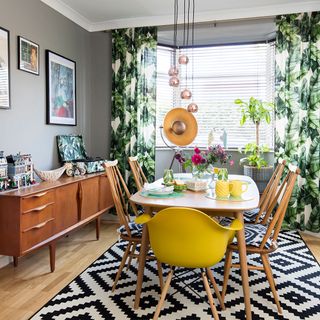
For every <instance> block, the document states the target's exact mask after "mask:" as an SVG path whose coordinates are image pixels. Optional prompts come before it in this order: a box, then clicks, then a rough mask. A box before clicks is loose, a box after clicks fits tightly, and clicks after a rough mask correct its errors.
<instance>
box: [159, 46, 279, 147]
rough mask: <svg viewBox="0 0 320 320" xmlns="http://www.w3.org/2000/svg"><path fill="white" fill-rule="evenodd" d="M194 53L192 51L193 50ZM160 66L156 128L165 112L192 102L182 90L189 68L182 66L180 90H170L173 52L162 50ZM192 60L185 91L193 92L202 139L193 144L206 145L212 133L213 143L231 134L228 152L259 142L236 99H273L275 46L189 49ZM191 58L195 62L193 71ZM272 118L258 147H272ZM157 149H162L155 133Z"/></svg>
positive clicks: (264, 128)
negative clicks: (169, 74)
mask: <svg viewBox="0 0 320 320" xmlns="http://www.w3.org/2000/svg"><path fill="white" fill-rule="evenodd" d="M192 51H193V52H192ZM157 52H158V53H157V55H158V60H157V61H158V67H157V76H158V77H157V128H159V126H160V125H161V124H162V123H163V118H164V116H165V114H166V113H167V112H168V111H169V110H170V109H172V108H173V107H179V106H182V107H186V106H187V105H188V104H189V103H190V102H191V100H181V99H180V92H181V90H183V89H184V88H185V87H186V80H185V69H184V68H185V66H181V68H180V84H181V86H180V88H172V87H170V86H169V84H168V81H169V76H168V70H169V68H170V65H171V59H172V48H169V47H164V46H160V45H159V46H158V51H157ZM187 55H188V56H189V58H190V62H189V64H188V65H187V68H188V74H189V75H191V74H193V83H192V81H191V79H190V78H189V79H188V83H187V87H188V88H189V89H190V90H191V92H192V94H193V101H194V102H196V103H197V105H198V107H199V111H198V112H197V113H196V114H194V115H195V117H196V118H197V122H198V135H197V137H196V139H195V140H194V142H193V143H192V145H193V146H194V145H197V146H207V141H208V134H209V132H210V131H211V130H214V143H222V141H221V140H220V136H221V135H222V133H223V131H224V130H225V131H226V133H227V148H238V147H243V146H244V145H245V144H246V143H248V142H250V141H255V126H254V124H253V123H250V122H249V121H248V120H247V122H246V124H245V125H243V126H242V127H241V126H240V124H239V122H240V117H241V116H240V111H239V107H238V106H237V105H235V104H234V100H235V99H238V98H239V99H242V100H244V101H248V100H249V99H250V97H255V98H258V99H262V100H263V101H268V102H270V101H274V59H275V58H274V44H273V43H256V44H241V45H221V46H211V47H200V48H193V49H189V50H188V51H187ZM191 59H194V66H193V72H192V63H191ZM273 122H274V118H273V117H272V123H271V124H270V125H266V124H261V125H260V141H261V142H260V143H261V144H267V145H268V146H269V147H270V148H271V149H272V148H273V144H274V126H273ZM156 145H157V147H164V146H165V144H164V142H163V141H162V139H161V136H160V130H159V129H157V140H156Z"/></svg>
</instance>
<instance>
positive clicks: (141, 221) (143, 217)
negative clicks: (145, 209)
mask: <svg viewBox="0 0 320 320" xmlns="http://www.w3.org/2000/svg"><path fill="white" fill-rule="evenodd" d="M151 218H152V216H151V215H150V214H149V213H143V214H141V215H140V216H138V217H136V218H135V220H134V222H135V223H137V224H145V223H147V222H149V220H151Z"/></svg>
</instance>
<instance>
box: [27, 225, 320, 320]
mask: <svg viewBox="0 0 320 320" xmlns="http://www.w3.org/2000/svg"><path fill="white" fill-rule="evenodd" d="M124 249H125V243H122V242H119V243H116V244H115V245H113V246H112V247H111V248H110V249H109V250H108V251H106V252H105V253H104V255H102V256H101V257H100V258H99V259H97V260H96V261H95V262H94V263H93V264H92V265H91V266H90V267H89V268H87V269H86V270H85V271H84V272H83V273H82V274H81V275H79V276H78V277H77V278H76V279H75V280H74V281H72V282H71V283H70V284H69V285H68V286H66V287H65V288H64V289H63V290H61V291H60V292H59V293H58V294H57V295H56V296H55V297H54V298H53V299H52V300H51V301H49V302H48V303H47V304H46V305H45V306H44V307H43V308H42V309H41V310H40V311H39V312H38V313H37V314H36V315H34V316H33V317H32V320H37V319H45V320H46V319H48V320H49V319H50V320H52V319H59V320H62V319H86V320H89V319H92V320H98V319H108V320H109V319H117V320H118V319H135V320H138V319H141V320H146V319H152V316H153V313H154V310H155V307H156V305H157V303H158V299H159V294H160V290H159V286H158V278H157V269H156V266H155V263H154V262H147V265H146V271H145V276H144V282H143V291H142V296H141V303H140V309H139V310H134V309H133V303H134V296H135V284H136V274H137V263H135V262H133V265H132V266H131V267H130V268H129V269H128V270H127V269H125V270H124V272H123V273H122V276H121V279H120V281H119V283H118V286H117V289H116V291H115V292H114V293H112V292H111V287H112V284H113V279H114V277H115V274H116V272H117V270H118V267H119V264H120V257H121V256H122V253H123V251H124ZM233 259H234V262H236V260H237V255H236V254H235V255H234V257H233ZM270 262H271V266H272V269H273V273H274V277H275V281H276V283H277V288H278V293H279V296H280V302H281V305H282V308H283V315H282V316H279V315H278V314H277V311H276V306H275V304H274V301H273V298H272V295H271V290H270V287H269V285H268V282H267V280H266V277H265V275H264V273H263V272H261V271H250V272H249V281H250V292H251V304H252V313H253V319H254V320H260V319H261V320H262V319H279V320H282V319H283V320H284V319H288V320H293V319H299V320H300V319H310V320H311V319H314V320H316V319H320V266H319V264H318V263H317V262H316V260H315V259H314V257H313V256H312V254H311V253H310V251H309V249H308V248H307V246H306V245H305V243H304V242H303V240H302V239H301V238H300V236H299V234H298V233H296V232H292V231H286V232H281V234H280V236H279V249H278V250H277V251H276V252H275V253H273V254H271V255H270ZM250 263H252V264H255V265H259V264H260V261H259V257H258V256H255V255H252V256H251V257H250ZM212 270H213V273H214V275H215V278H216V281H217V283H218V286H219V287H220V288H221V286H222V279H223V261H222V262H220V263H219V264H217V265H216V266H214V267H213V268H212ZM164 271H165V274H166V272H167V270H166V269H165V270H164ZM215 303H216V305H217V308H218V311H219V315H220V319H226V320H234V319H245V312H244V303H243V298H242V288H241V277H240V273H239V271H238V270H236V269H233V270H232V271H231V275H230V279H229V283H228V292H227V295H226V299H225V304H226V310H224V311H221V309H220V307H219V305H218V301H217V299H216V298H215ZM160 319H168V320H169V319H170V320H171V319H172V320H177V319H179V320H191V319H192V320H196V319H199V320H203V319H212V315H211V311H210V306H209V304H208V302H207V297H206V293H205V290H204V288H203V285H202V281H201V278H200V273H199V270H188V269H178V270H177V271H176V274H175V277H174V279H173V282H172V285H171V288H170V291H169V295H168V296H167V299H166V302H165V306H164V308H163V309H162V311H161V314H160Z"/></svg>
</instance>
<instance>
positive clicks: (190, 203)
mask: <svg viewBox="0 0 320 320" xmlns="http://www.w3.org/2000/svg"><path fill="white" fill-rule="evenodd" d="M175 178H178V179H183V180H187V179H190V178H191V177H190V176H189V175H188V174H184V175H183V174H179V176H178V177H175ZM232 180H240V181H243V182H244V183H246V184H247V185H248V188H247V190H246V192H244V193H243V194H242V196H241V197H239V198H232V197H230V198H224V199H219V198H217V197H216V195H215V191H214V188H213V189H206V190H203V191H191V190H186V191H183V192H181V194H179V195H178V196H177V197H175V196H171V195H170V194H168V196H166V195H164V196H161V197H156V196H148V193H147V192H146V191H145V190H140V191H138V192H136V193H135V194H133V195H132V196H131V197H130V202H132V203H134V204H136V205H141V206H142V207H143V208H144V211H145V212H148V213H152V212H157V211H159V210H161V209H164V208H168V207H189V208H194V209H198V210H200V211H203V212H204V213H206V214H208V215H210V216H219V217H234V218H237V219H239V220H240V221H241V222H242V223H244V222H243V212H244V211H247V210H251V209H254V208H257V207H258V205H259V197H260V196H259V191H258V188H257V185H256V184H255V182H254V181H253V180H252V179H251V178H250V177H248V176H244V175H233V174H229V181H232ZM153 185H154V186H159V187H161V186H162V179H158V180H157V181H155V182H154V184H153ZM209 185H210V184H209ZM178 227H179V226H177V228H178ZM236 237H237V241H238V246H239V260H240V270H241V279H242V289H243V296H244V303H245V312H246V319H251V304H250V288H249V280H248V266H247V252H246V242H245V232H244V228H243V229H241V230H239V231H237V233H236ZM149 246H150V243H149V235H148V228H147V225H146V224H144V225H143V229H142V239H141V248H140V254H139V258H138V264H139V265H138V275H137V283H136V293H135V301H134V308H135V309H138V308H139V304H140V296H141V290H142V282H143V275H144V267H145V261H146V256H147V252H148V249H149Z"/></svg>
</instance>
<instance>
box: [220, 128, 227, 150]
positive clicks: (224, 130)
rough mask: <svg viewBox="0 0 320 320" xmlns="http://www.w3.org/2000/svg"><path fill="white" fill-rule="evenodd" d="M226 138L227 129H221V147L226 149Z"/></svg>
mask: <svg viewBox="0 0 320 320" xmlns="http://www.w3.org/2000/svg"><path fill="white" fill-rule="evenodd" d="M227 138H228V135H227V131H226V129H223V132H222V135H221V136H220V139H221V141H222V143H223V147H224V148H225V149H226V148H227Z"/></svg>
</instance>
